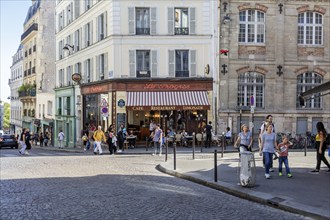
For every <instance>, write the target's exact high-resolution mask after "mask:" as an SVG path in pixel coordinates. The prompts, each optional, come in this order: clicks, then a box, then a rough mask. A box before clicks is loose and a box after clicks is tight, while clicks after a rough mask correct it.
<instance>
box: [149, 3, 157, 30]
mask: <svg viewBox="0 0 330 220" xmlns="http://www.w3.org/2000/svg"><path fill="white" fill-rule="evenodd" d="M150 15H151V16H150V17H151V19H150V22H151V25H150V34H151V35H156V34H157V8H151V9H150Z"/></svg>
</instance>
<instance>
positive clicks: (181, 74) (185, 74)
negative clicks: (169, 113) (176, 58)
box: [175, 70, 189, 77]
mask: <svg viewBox="0 0 330 220" xmlns="http://www.w3.org/2000/svg"><path fill="white" fill-rule="evenodd" d="M175 77H189V70H176V71H175Z"/></svg>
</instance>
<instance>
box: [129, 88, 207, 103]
mask: <svg viewBox="0 0 330 220" xmlns="http://www.w3.org/2000/svg"><path fill="white" fill-rule="evenodd" d="M209 105H210V103H209V100H208V98H207V91H182V92H181V91H174V92H128V94H127V104H126V106H209Z"/></svg>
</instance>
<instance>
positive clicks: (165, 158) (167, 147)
mask: <svg viewBox="0 0 330 220" xmlns="http://www.w3.org/2000/svg"><path fill="white" fill-rule="evenodd" d="M167 155H168V141H166V154H165V162H167Z"/></svg>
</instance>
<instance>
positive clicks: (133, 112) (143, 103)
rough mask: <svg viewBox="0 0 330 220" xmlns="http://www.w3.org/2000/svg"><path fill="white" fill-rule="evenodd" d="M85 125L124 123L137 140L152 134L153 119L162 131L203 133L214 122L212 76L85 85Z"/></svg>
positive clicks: (83, 91) (93, 127)
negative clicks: (151, 124) (210, 122)
mask: <svg viewBox="0 0 330 220" xmlns="http://www.w3.org/2000/svg"><path fill="white" fill-rule="evenodd" d="M81 92H82V95H83V100H84V101H83V105H84V108H83V111H84V112H83V115H84V117H83V124H84V125H85V126H88V127H89V128H90V129H95V127H97V125H101V126H102V128H103V129H106V128H107V127H108V126H109V125H110V124H114V125H115V128H116V129H118V128H119V126H120V125H121V124H124V126H125V127H126V128H127V130H132V131H133V132H134V133H135V134H136V135H137V136H138V139H140V140H144V139H145V137H146V136H148V135H149V133H150V132H149V124H150V122H151V121H153V122H154V123H159V124H160V125H161V127H162V129H163V130H167V129H171V130H174V131H175V132H177V131H180V130H183V129H185V130H186V131H187V132H190V133H192V132H201V131H202V129H203V127H204V126H205V124H206V122H207V121H212V107H211V100H212V94H213V93H212V79H203V80H189V79H187V80H180V81H169V80H149V81H147V82H145V81H144V82H143V81H141V80H139V81H137V80H131V81H128V80H126V81H124V80H112V81H109V82H108V83H105V82H103V83H99V84H94V85H82V88H81Z"/></svg>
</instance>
